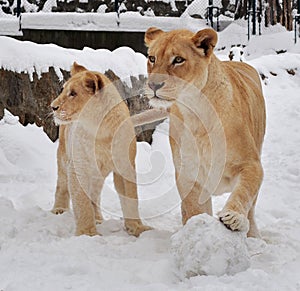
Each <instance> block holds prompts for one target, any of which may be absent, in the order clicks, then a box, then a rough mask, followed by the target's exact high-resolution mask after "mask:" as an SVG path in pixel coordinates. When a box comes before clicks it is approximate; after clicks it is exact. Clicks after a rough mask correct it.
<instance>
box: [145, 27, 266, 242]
mask: <svg viewBox="0 0 300 291" xmlns="http://www.w3.org/2000/svg"><path fill="white" fill-rule="evenodd" d="M145 43H146V45H147V46H148V55H149V56H148V64H147V66H148V74H149V77H148V86H149V88H148V91H147V95H148V98H149V99H150V104H151V105H152V106H153V107H157V108H168V111H169V112H170V144H171V149H172V155H173V161H174V165H175V174H176V184H177V187H178V191H179V193H180V196H181V199H182V203H181V209H182V220H183V223H184V224H185V223H186V221H187V220H188V219H189V218H190V217H191V216H194V215H197V214H200V213H204V212H205V213H208V214H212V206H211V198H210V195H212V194H215V195H217V194H221V193H224V192H232V193H231V195H230V197H229V199H228V201H227V202H226V205H225V206H224V208H223V210H222V211H221V212H220V213H219V214H218V215H219V218H220V220H221V221H222V222H223V223H224V225H225V226H227V227H228V228H229V229H231V230H240V231H247V232H248V236H254V237H255V236H258V235H259V232H258V229H257V227H256V223H255V220H254V208H255V204H256V199H257V195H258V191H259V188H260V185H261V182H262V178H263V169H262V166H261V162H260V155H261V148H262V143H263V138H264V134H265V104H264V98H263V94H262V88H261V84H260V79H259V76H258V74H257V72H256V71H255V69H254V68H252V67H251V66H249V65H247V64H245V63H240V62H222V61H220V60H219V59H218V58H217V57H216V56H215V55H214V53H213V50H214V47H215V45H216V43H217V33H216V32H215V31H214V30H212V29H204V30H200V31H198V32H197V33H195V34H194V33H192V32H191V31H188V30H174V31H171V32H164V31H162V30H160V29H158V28H155V27H152V28H149V29H148V30H147V31H146V33H145ZM247 218H248V219H247ZM249 222H250V223H249ZM249 224H250V225H249Z"/></svg>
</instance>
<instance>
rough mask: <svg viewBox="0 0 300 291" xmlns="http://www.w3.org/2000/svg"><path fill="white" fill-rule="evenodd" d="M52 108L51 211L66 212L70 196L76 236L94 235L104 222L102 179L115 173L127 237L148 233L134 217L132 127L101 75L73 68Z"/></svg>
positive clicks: (74, 66) (134, 193) (134, 184)
mask: <svg viewBox="0 0 300 291" xmlns="http://www.w3.org/2000/svg"><path fill="white" fill-rule="evenodd" d="M51 107H52V108H53V113H54V119H55V121H56V122H57V123H58V124H60V138H59V147H58V153H57V162H58V180H57V188H56V194H55V204H54V207H53V210H52V211H53V212H54V213H56V214H59V213H62V212H64V211H65V210H67V209H68V208H69V196H71V199H72V204H73V209H74V215H75V219H76V234H77V235H81V234H86V235H95V234H97V231H96V222H98V223H101V222H102V220H103V218H102V215H101V211H100V201H99V200H100V197H99V195H100V192H101V189H102V186H103V182H104V179H105V178H106V177H107V175H108V174H109V173H110V172H112V171H113V173H114V183H115V187H116V190H117V192H118V194H119V197H120V201H121V206H122V211H123V215H124V218H125V227H126V230H127V232H128V233H129V234H132V235H135V236H139V234H140V233H141V232H143V231H145V230H149V229H150V227H148V226H145V225H143V224H142V222H141V220H140V217H139V211H138V200H137V199H138V198H137V187H136V173H135V155H136V139H135V133H134V127H133V124H132V122H131V119H130V117H129V111H128V108H127V106H126V105H125V103H124V102H123V101H122V99H121V96H120V95H119V94H118V92H117V90H116V89H115V87H114V86H113V85H112V84H111V82H110V81H109V80H108V79H107V78H106V77H105V76H104V75H103V74H100V73H98V72H91V71H88V70H87V69H86V68H84V67H82V66H79V65H77V64H76V63H74V65H73V67H72V70H71V78H70V79H69V80H68V81H67V82H66V83H65V85H64V89H63V91H62V93H61V94H60V95H59V96H58V97H57V98H56V99H55V100H54V101H53V102H52V103H51Z"/></svg>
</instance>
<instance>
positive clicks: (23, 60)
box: [0, 36, 146, 85]
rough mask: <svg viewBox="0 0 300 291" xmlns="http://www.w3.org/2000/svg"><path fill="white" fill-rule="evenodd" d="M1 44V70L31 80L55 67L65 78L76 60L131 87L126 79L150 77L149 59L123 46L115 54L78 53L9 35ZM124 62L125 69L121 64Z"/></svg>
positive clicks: (60, 76)
mask: <svg viewBox="0 0 300 291" xmlns="http://www.w3.org/2000/svg"><path fill="white" fill-rule="evenodd" d="M0 43H1V46H0V67H2V68H3V69H6V70H11V71H15V72H18V73H21V72H25V73H28V74H29V77H30V79H32V78H33V74H34V73H36V74H37V75H38V77H40V76H41V74H42V73H44V72H48V71H49V67H54V69H55V72H56V73H57V76H58V77H59V78H60V79H62V73H61V71H60V70H61V69H63V70H69V69H70V67H71V65H72V64H73V62H74V61H76V62H78V63H79V64H81V65H83V66H86V67H88V68H89V69H90V70H95V71H100V72H102V73H104V72H105V71H106V70H109V69H111V70H113V72H114V73H115V74H116V75H117V76H119V77H120V78H123V79H124V80H125V81H127V82H128V84H129V85H130V79H128V80H126V77H129V76H138V75H145V74H146V63H145V57H144V56H143V55H142V54H139V53H135V52H134V51H133V50H132V49H130V48H128V47H120V48H117V49H116V50H114V51H113V52H111V51H109V50H106V49H97V50H94V49H91V48H87V47H86V48H84V49H83V50H75V49H65V48H62V47H59V46H56V45H53V44H47V45H40V44H35V43H32V42H20V41H17V40H15V39H12V38H9V37H5V36H0ZM33 51H34V52H35V53H34V54H32V52H33ZM112 60H114V61H112ZM121 63H122V64H123V66H120V65H119V64H121Z"/></svg>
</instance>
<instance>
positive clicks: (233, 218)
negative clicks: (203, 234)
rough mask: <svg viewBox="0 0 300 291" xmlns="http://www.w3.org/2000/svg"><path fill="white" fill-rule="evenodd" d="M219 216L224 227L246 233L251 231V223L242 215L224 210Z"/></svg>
mask: <svg viewBox="0 0 300 291" xmlns="http://www.w3.org/2000/svg"><path fill="white" fill-rule="evenodd" d="M218 215H219V218H220V220H221V221H222V222H223V223H224V225H225V226H226V227H227V228H229V229H231V230H238V231H245V232H247V231H248V230H249V221H248V219H247V217H246V216H245V215H243V214H241V213H238V212H236V211H233V210H222V211H221V212H219V214H218Z"/></svg>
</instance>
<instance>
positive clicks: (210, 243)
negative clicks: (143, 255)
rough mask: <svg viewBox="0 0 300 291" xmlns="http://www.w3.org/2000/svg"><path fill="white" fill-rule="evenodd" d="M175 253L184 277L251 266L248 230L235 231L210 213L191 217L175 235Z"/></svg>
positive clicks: (179, 274)
mask: <svg viewBox="0 0 300 291" xmlns="http://www.w3.org/2000/svg"><path fill="white" fill-rule="evenodd" d="M171 255H172V259H173V262H174V264H175V273H176V274H177V275H178V276H179V277H180V278H181V279H184V278H190V277H192V276H197V275H216V276H221V275H224V274H228V275H233V274H235V273H238V272H241V271H245V270H246V269H247V268H249V266H250V257H249V254H248V250H247V247H246V233H243V232H233V231H231V230H229V229H227V228H226V227H225V226H224V225H223V224H222V223H221V222H220V221H219V220H218V219H216V218H214V217H212V216H209V215H207V214H200V215H197V216H194V217H192V218H190V219H189V220H188V222H187V224H186V225H185V226H184V227H183V228H182V229H181V230H179V231H178V232H177V233H175V234H174V235H173V236H172V237H171Z"/></svg>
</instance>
